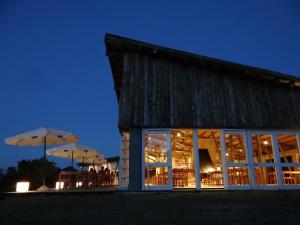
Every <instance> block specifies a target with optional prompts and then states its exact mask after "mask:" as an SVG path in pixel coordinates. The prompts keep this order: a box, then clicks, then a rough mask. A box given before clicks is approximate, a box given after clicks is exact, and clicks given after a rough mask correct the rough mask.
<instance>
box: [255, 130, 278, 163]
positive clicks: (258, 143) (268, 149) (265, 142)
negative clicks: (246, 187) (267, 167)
mask: <svg viewBox="0 0 300 225" xmlns="http://www.w3.org/2000/svg"><path fill="white" fill-rule="evenodd" d="M252 146H253V158H254V162H255V163H272V162H274V153H273V144H272V135H268V134H253V135H252Z"/></svg>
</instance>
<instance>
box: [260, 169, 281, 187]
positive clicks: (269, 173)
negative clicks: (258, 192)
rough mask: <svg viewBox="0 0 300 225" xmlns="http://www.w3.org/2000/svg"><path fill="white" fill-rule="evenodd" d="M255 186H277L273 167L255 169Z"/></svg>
mask: <svg viewBox="0 0 300 225" xmlns="http://www.w3.org/2000/svg"><path fill="white" fill-rule="evenodd" d="M255 180H256V185H272V184H273V185H274V184H277V173H276V169H275V167H255Z"/></svg>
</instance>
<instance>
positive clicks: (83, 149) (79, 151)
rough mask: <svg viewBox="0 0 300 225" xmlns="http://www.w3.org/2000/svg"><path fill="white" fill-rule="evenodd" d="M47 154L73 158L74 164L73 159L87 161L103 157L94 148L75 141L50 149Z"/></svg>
mask: <svg viewBox="0 0 300 225" xmlns="http://www.w3.org/2000/svg"><path fill="white" fill-rule="evenodd" d="M47 155H51V156H56V157H61V158H69V159H72V166H73V159H76V160H82V161H85V159H95V160H97V159H99V160H101V159H102V158H103V156H102V155H101V154H99V153H98V152H97V151H96V150H95V149H94V148H91V147H87V146H85V145H81V144H75V143H71V144H66V145H62V146H59V147H56V148H52V149H49V150H47Z"/></svg>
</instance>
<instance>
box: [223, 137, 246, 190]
mask: <svg viewBox="0 0 300 225" xmlns="http://www.w3.org/2000/svg"><path fill="white" fill-rule="evenodd" d="M224 138H225V155H226V163H227V174H228V184H229V185H231V186H247V185H249V184H250V183H249V180H250V179H249V168H248V166H249V165H248V157H247V151H248V149H247V148H246V144H245V135H244V133H243V132H230V133H227V134H226V133H225V137H224Z"/></svg>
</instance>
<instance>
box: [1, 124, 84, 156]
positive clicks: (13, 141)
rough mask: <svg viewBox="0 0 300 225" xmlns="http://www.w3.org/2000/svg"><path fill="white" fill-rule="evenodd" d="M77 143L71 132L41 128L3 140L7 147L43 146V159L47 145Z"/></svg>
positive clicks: (77, 139)
mask: <svg viewBox="0 0 300 225" xmlns="http://www.w3.org/2000/svg"><path fill="white" fill-rule="evenodd" d="M76 141H79V137H78V136H76V135H74V134H73V133H71V132H66V131H61V130H56V129H52V128H48V127H42V128H39V129H36V130H32V131H29V132H25V133H22V134H18V135H16V136H13V137H9V138H6V139H5V143H6V144H9V145H19V146H40V145H43V146H44V158H46V148H47V145H59V144H66V143H72V142H76Z"/></svg>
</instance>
